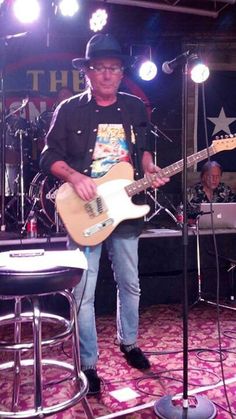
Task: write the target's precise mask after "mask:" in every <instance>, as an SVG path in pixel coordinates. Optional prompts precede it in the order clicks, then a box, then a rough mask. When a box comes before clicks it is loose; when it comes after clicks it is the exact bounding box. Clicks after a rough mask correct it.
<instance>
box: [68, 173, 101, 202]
mask: <svg viewBox="0 0 236 419" xmlns="http://www.w3.org/2000/svg"><path fill="white" fill-rule="evenodd" d="M69 182H70V183H71V184H72V186H73V188H74V190H75V192H76V193H77V194H78V195H79V197H80V198H81V199H83V200H84V201H91V200H92V199H94V198H95V196H96V195H97V185H96V183H95V182H94V180H93V179H91V178H90V177H88V176H85V175H83V174H82V173H79V172H74V173H73V174H72V175H71V176H70V179H69Z"/></svg>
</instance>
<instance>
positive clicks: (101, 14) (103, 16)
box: [89, 9, 108, 32]
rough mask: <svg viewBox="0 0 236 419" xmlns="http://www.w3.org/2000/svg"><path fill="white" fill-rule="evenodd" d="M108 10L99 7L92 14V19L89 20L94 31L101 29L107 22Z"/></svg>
mask: <svg viewBox="0 0 236 419" xmlns="http://www.w3.org/2000/svg"><path fill="white" fill-rule="evenodd" d="M107 18H108V15H107V12H106V10H105V9H98V10H96V12H94V13H93V14H92V17H91V19H90V20H89V24H90V29H91V30H92V31H93V32H98V31H101V30H102V29H103V28H104V26H106V24H107Z"/></svg>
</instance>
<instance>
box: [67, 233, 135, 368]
mask: <svg viewBox="0 0 236 419" xmlns="http://www.w3.org/2000/svg"><path fill="white" fill-rule="evenodd" d="M105 243H106V247H107V251H108V256H109V259H110V260H111V262H112V270H113V274H114V279H115V281H116V285H117V314H116V322H117V338H118V341H119V343H121V344H125V345H132V344H134V343H136V341H137V337H138V326H139V299H140V286H139V277H138V237H137V236H134V235H125V236H124V235H123V236H122V235H119V234H116V233H112V234H111V235H110V237H108V239H106V242H105ZM76 247H78V245H76V243H74V242H73V241H72V240H71V239H69V242H68V248H69V249H75V248H76ZM82 250H84V249H82ZM87 250H88V248H86V253H87V255H86V256H87V260H88V271H85V272H84V274H83V276H82V279H81V281H80V283H79V284H78V285H77V286H76V287H75V290H74V293H75V298H76V301H77V304H78V307H79V311H78V322H79V333H80V357H81V366H82V369H83V370H85V369H88V368H94V367H95V366H96V363H97V360H98V345H97V331H96V323H95V309H94V299H95V289H96V283H97V276H98V269H99V261H100V256H101V250H102V245H101V244H99V245H96V246H92V247H90V248H89V252H87ZM85 284H86V285H85ZM81 298H82V300H81Z"/></svg>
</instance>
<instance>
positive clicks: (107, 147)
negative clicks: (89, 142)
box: [91, 104, 130, 178]
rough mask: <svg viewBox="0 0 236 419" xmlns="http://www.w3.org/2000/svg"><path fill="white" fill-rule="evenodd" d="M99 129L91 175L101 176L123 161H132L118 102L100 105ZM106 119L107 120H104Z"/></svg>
mask: <svg viewBox="0 0 236 419" xmlns="http://www.w3.org/2000/svg"><path fill="white" fill-rule="evenodd" d="M97 112H98V121H99V123H98V131H97V139H96V143H95V147H94V152H93V161H92V170H91V177H96V178H97V177H101V176H103V175H105V174H106V173H107V172H108V170H110V168H111V167H112V166H113V165H114V164H116V163H119V162H121V161H130V156H129V149H128V144H127V141H126V139H125V131H124V127H123V125H122V123H121V114H120V109H119V108H117V104H114V105H111V106H106V107H101V106H99V107H98V111H97ZM104 121H106V122H104Z"/></svg>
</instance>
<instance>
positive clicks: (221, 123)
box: [207, 108, 236, 136]
mask: <svg viewBox="0 0 236 419" xmlns="http://www.w3.org/2000/svg"><path fill="white" fill-rule="evenodd" d="M207 119H209V121H211V122H212V123H213V124H214V125H215V128H214V131H213V133H212V136H213V135H215V134H217V133H219V132H220V131H224V132H225V133H226V134H231V131H230V128H229V125H231V124H232V123H233V122H235V121H236V117H235V118H227V116H226V115H225V111H224V108H221V111H220V113H219V116H218V117H216V118H209V117H208V118H207Z"/></svg>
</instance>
